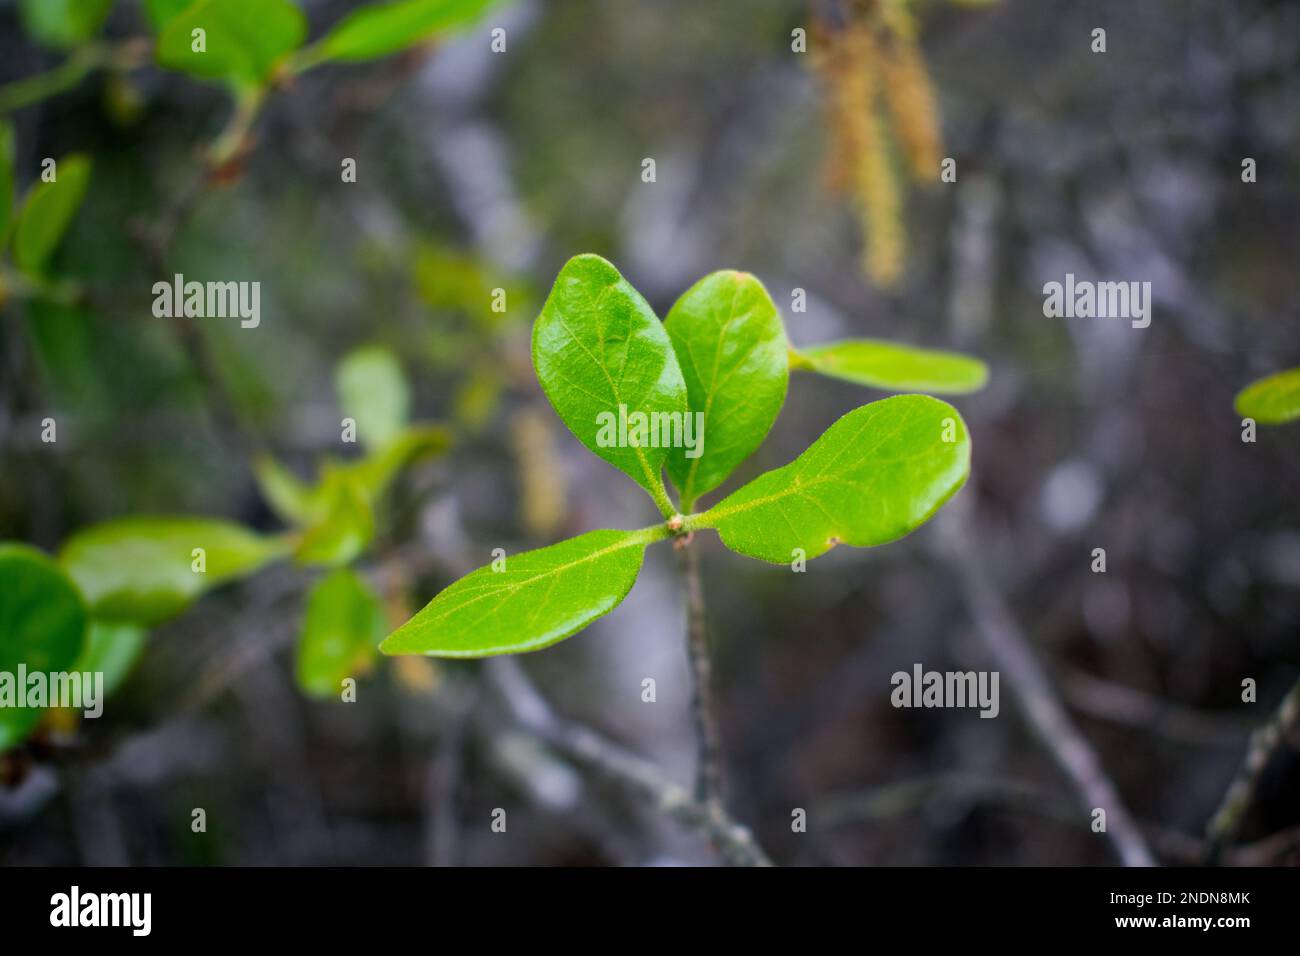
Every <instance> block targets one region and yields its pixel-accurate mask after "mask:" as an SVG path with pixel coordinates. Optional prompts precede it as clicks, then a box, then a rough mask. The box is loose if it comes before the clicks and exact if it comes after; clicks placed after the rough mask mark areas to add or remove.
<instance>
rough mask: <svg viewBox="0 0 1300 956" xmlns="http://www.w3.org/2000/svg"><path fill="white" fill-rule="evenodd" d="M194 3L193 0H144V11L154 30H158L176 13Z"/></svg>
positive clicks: (181, 11)
mask: <svg viewBox="0 0 1300 956" xmlns="http://www.w3.org/2000/svg"><path fill="white" fill-rule="evenodd" d="M193 5H194V0H144V12H145V13H146V14H147V15H148V17H149V23H150V24H151V25H152V26H153V28H154V32H160V31H161V30H162V28H163V27H165V26H167V24H168V23H170V22H171V21H172V18H173V17H175V16H176V15H177V14H178V13H183V12H184V11H185V10H186V9H187V8H189V7H191V6H193Z"/></svg>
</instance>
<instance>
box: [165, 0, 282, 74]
mask: <svg viewBox="0 0 1300 956" xmlns="http://www.w3.org/2000/svg"><path fill="white" fill-rule="evenodd" d="M195 30H202V31H204V32H203V34H202V35H201V36H202V38H203V49H202V51H198V50H195V48H194V47H195V44H196V43H197V40H196V36H198V35H196V34H195V33H194V31H195ZM306 35H307V21H306V19H305V18H304V17H303V15H302V11H301V10H299V9H298V8H297V6H295V5H294V4H292V3H290V2H289V0H198V2H197V3H195V4H194V5H193V6H190V7H188V8H186V9H185V10H184V11H183V12H181V13H178V14H176V15H175V16H173V17H172V18H171V20H169V21H168V22H167V25H166V26H165V27H163V29H162V32H161V33H160V34H159V35H158V53H157V56H158V64H159V65H160V66H164V67H167V68H168V69H173V70H180V71H181V72H182V73H188V74H190V75H191V76H198V77H202V78H205V79H213V80H230V81H231V82H233V83H235V84H237V85H239V86H246V87H247V86H262V85H263V84H265V83H266V82H267V80H269V79H270V77H271V74H272V73H273V72H274V71H275V68H276V67H277V66H278V65H279V64H280V62H281V61H282V60H283V59H284V58H285V56H286V55H287V54H289V53H291V52H292V51H294V50H296V49H297V48H298V47H299V46H300V45H301V44H302V41H303V38H304V37H306Z"/></svg>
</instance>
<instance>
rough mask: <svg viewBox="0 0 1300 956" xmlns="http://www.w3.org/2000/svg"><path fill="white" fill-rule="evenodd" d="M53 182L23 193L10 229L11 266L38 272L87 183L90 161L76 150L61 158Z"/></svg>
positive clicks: (66, 226)
mask: <svg viewBox="0 0 1300 956" xmlns="http://www.w3.org/2000/svg"><path fill="white" fill-rule="evenodd" d="M55 170H56V174H57V178H56V179H55V181H54V182H48V183H47V182H40V183H37V184H36V185H35V186H33V187H32V188H31V191H29V192H28V193H27V199H26V201H25V202H24V203H23V208H22V211H21V212H20V213H19V214H18V221H17V225H16V226H15V229H14V265H16V266H18V268H19V269H21V270H22V271H23V272H26V273H27V274H28V275H39V274H41V273H42V272H44V271H45V266H46V264H47V263H48V262H49V260H50V256H51V255H53V254H54V250H55V248H56V247H57V246H58V244H59V240H60V239H62V238H63V234H64V233H65V232H66V231H67V229H68V226H69V224H70V223H71V222H72V217H73V216H74V215H75V214H76V212H77V208H78V207H79V206H80V205H81V200H82V199H84V198H85V195H86V186H87V184H88V183H89V182H90V160H89V159H88V158H87V157H85V156H83V155H81V154H80V153H73V154H71V155H68V156H65V157H63V158H62V159H61V160H59V161H58V163H57V164H56V166H55Z"/></svg>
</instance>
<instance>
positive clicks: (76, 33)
mask: <svg viewBox="0 0 1300 956" xmlns="http://www.w3.org/2000/svg"><path fill="white" fill-rule="evenodd" d="M112 9H113V0H19V3H18V11H19V13H21V14H22V18H23V27H24V28H25V29H26V30H27V32H28V34H30V36H31V37H32V39H34V40H36V41H37V42H38V43H43V44H45V45H46V46H52V47H56V48H59V49H67V48H69V47H74V46H76V45H77V44H79V43H84V42H85V41H86V40H89V39H90V38H91V37H93V36H94V35H95V34H96V33H98V32H99V31H100V29H102V28H103V26H104V21H105V20H106V19H108V14H109V11H110V10H112Z"/></svg>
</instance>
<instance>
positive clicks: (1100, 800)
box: [949, 513, 1156, 866]
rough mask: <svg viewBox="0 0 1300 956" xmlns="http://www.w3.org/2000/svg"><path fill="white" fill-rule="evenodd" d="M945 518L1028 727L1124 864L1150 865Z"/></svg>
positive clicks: (960, 524)
mask: <svg viewBox="0 0 1300 956" xmlns="http://www.w3.org/2000/svg"><path fill="white" fill-rule="evenodd" d="M949 521H950V525H949V528H950V530H951V531H952V532H953V535H952V537H953V544H954V546H955V551H956V553H955V556H954V557H955V564H956V569H957V571H958V577H959V578H960V581H961V586H962V591H963V593H964V594H965V596H966V602H967V603H968V604H969V605H970V609H971V612H972V613H973V614H974V615H975V618H976V623H977V625H978V626H977V628H976V629H977V631H978V632H979V634H980V635H981V636H982V637H983V639H984V643H985V645H986V646H987V647H988V649H989V652H990V653H991V654H992V655H993V658H994V660H995V661H996V662H997V665H998V667H999V668H1000V669H1001V670H1003V671H1005V672H1006V675H1007V677H1008V679H1009V681H1010V684H1011V688H1012V691H1013V692H1014V693H1015V695H1016V696H1017V698H1018V699H1019V702H1020V709H1021V711H1022V712H1023V713H1024V715H1025V718H1026V719H1027V720H1028V721H1029V725H1030V727H1031V728H1032V729H1033V731H1034V733H1035V734H1036V735H1037V736H1038V738H1039V739H1040V740H1041V741H1042V742H1043V744H1044V745H1045V746H1046V747H1047V749H1048V751H1049V752H1050V753H1051V755H1052V758H1053V759H1054V760H1055V761H1056V763H1057V765H1058V766H1059V767H1060V768H1061V769H1062V770H1063V771H1065V773H1066V775H1067V776H1068V777H1069V778H1070V779H1071V781H1073V783H1074V786H1075V789H1076V797H1077V799H1078V801H1079V803H1080V805H1081V806H1082V807H1083V808H1084V809H1085V810H1093V809H1096V808H1101V809H1104V810H1105V811H1106V829H1105V831H1104V832H1105V834H1106V838H1107V839H1108V840H1110V842H1111V845H1112V846H1113V847H1114V848H1115V852H1116V853H1117V854H1118V856H1119V858H1120V860H1121V861H1122V862H1123V863H1124V865H1125V866H1155V865H1156V862H1155V857H1154V856H1153V855H1152V853H1151V850H1150V848H1149V847H1148V846H1147V842H1146V839H1145V838H1144V837H1143V835H1142V831H1141V830H1139V829H1138V827H1137V824H1136V823H1135V822H1134V821H1133V818H1132V816H1131V815H1130V814H1129V812H1128V809H1127V808H1126V807H1125V806H1124V803H1123V801H1122V800H1121V799H1120V796H1119V791H1118V790H1117V789H1116V788H1115V784H1114V783H1113V782H1112V781H1111V779H1110V777H1109V776H1107V774H1106V771H1105V769H1104V768H1103V767H1102V765H1101V761H1100V760H1099V759H1098V757H1097V754H1096V752H1095V751H1094V750H1093V749H1092V746H1091V745H1090V744H1089V743H1088V741H1087V739H1086V738H1085V737H1084V736H1083V734H1081V733H1080V732H1079V730H1078V728H1077V727H1075V726H1074V723H1073V721H1071V720H1070V717H1069V714H1067V713H1066V711H1065V707H1064V706H1062V704H1061V702H1060V699H1059V698H1058V697H1057V695H1056V691H1055V690H1054V689H1053V688H1052V684H1051V682H1050V681H1049V680H1048V679H1047V675H1046V674H1045V673H1044V672H1043V669H1042V667H1040V666H1039V664H1038V661H1037V660H1036V659H1035V658H1034V653H1033V651H1032V650H1031V649H1030V645H1029V641H1028V640H1027V639H1026V638H1025V635H1024V634H1023V633H1022V632H1021V630H1020V627H1019V625H1018V624H1017V623H1016V621H1015V618H1014V617H1012V615H1011V611H1010V609H1009V608H1008V607H1007V605H1006V603H1005V602H1004V601H1003V599H1002V595H1001V594H1000V592H999V591H998V589H997V586H996V584H995V583H994V581H993V579H992V576H991V575H990V574H989V572H988V565H987V563H986V561H985V560H984V559H983V558H982V557H981V556H980V555H978V554H976V553H975V551H974V547H973V545H972V543H971V540H970V536H969V533H968V531H967V528H966V525H965V516H964V515H961V514H958V513H953V514H952V515H951V517H950V518H949Z"/></svg>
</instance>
